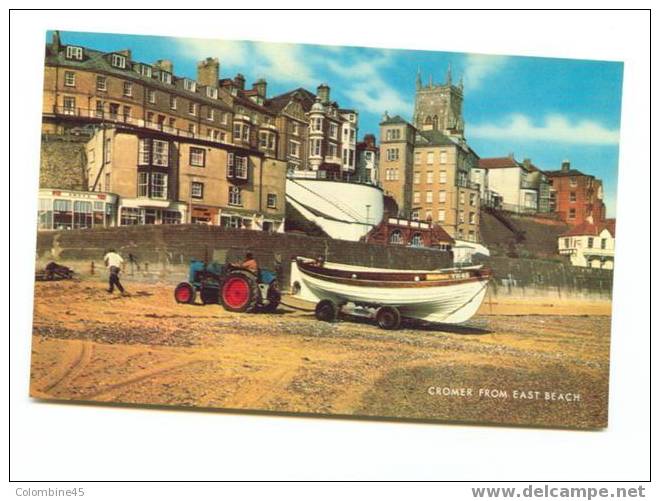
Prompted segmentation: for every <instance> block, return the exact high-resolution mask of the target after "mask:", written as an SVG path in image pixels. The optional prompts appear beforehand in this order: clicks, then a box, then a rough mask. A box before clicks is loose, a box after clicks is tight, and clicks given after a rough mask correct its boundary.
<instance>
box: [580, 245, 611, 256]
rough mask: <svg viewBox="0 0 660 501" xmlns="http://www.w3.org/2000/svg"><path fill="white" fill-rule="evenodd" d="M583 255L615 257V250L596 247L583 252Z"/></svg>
mask: <svg viewBox="0 0 660 501" xmlns="http://www.w3.org/2000/svg"><path fill="white" fill-rule="evenodd" d="M582 254H584V255H585V256H602V257H614V250H613V249H599V248H596V247H592V248H589V247H587V248H586V249H583V250H582Z"/></svg>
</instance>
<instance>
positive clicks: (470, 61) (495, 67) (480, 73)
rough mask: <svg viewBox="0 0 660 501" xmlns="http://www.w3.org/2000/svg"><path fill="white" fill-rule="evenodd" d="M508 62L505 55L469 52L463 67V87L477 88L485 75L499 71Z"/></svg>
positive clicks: (484, 78)
mask: <svg viewBox="0 0 660 501" xmlns="http://www.w3.org/2000/svg"><path fill="white" fill-rule="evenodd" d="M508 62H509V58H508V57H506V56H489V55H486V54H469V55H468V56H466V58H465V67H464V69H463V78H464V83H465V89H466V90H475V89H478V88H479V87H481V85H482V84H483V83H484V81H485V80H486V78H487V77H489V76H491V75H492V74H494V73H497V72H498V71H500V70H501V69H502V68H503V67H504V66H506V64H507V63H508Z"/></svg>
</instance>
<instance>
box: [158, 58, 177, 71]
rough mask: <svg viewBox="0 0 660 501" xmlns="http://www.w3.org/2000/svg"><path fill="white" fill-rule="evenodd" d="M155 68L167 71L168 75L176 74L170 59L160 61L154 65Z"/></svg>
mask: <svg viewBox="0 0 660 501" xmlns="http://www.w3.org/2000/svg"><path fill="white" fill-rule="evenodd" d="M154 67H155V68H158V69H159V70H163V71H167V72H168V73H174V65H173V64H172V61H170V60H169V59H159V60H158V61H156V62H155V63H154Z"/></svg>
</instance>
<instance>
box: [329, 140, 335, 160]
mask: <svg viewBox="0 0 660 501" xmlns="http://www.w3.org/2000/svg"><path fill="white" fill-rule="evenodd" d="M328 156H331V157H336V156H337V145H336V144H335V143H328Z"/></svg>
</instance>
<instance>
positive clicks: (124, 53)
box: [117, 49, 132, 61]
mask: <svg viewBox="0 0 660 501" xmlns="http://www.w3.org/2000/svg"><path fill="white" fill-rule="evenodd" d="M117 54H121V55H122V56H124V57H125V58H126V59H127V60H129V61H131V59H132V58H131V49H124V50H118V51H117Z"/></svg>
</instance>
